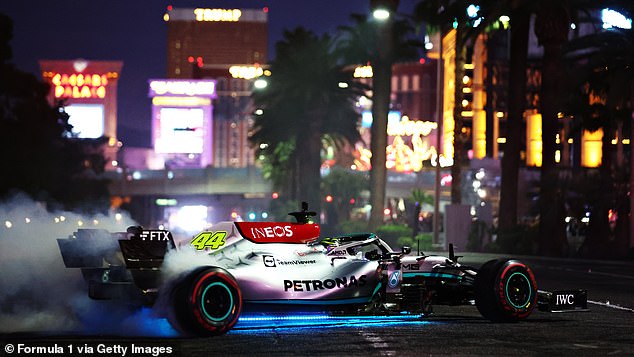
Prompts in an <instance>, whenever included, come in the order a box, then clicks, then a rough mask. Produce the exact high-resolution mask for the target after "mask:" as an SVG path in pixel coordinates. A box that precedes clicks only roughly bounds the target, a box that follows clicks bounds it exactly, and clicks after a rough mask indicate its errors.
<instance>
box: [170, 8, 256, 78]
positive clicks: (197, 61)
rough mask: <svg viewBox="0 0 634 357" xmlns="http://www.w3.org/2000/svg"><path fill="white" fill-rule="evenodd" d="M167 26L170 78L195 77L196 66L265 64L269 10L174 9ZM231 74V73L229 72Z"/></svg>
mask: <svg viewBox="0 0 634 357" xmlns="http://www.w3.org/2000/svg"><path fill="white" fill-rule="evenodd" d="M165 21H166V23H167V76H168V77H169V78H192V75H193V68H194V66H195V65H199V66H202V65H203V64H211V65H226V68H227V70H228V69H229V67H230V66H232V65H235V64H243V65H244V64H254V63H265V62H266V60H267V45H268V9H267V8H264V9H259V10H254V9H204V8H197V9H173V8H171V7H168V12H167V13H166V14H165ZM227 74H228V72H227Z"/></svg>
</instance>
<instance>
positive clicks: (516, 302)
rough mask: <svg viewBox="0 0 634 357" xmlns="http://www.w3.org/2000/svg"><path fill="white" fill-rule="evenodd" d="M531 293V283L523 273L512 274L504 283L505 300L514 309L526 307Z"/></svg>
mask: <svg viewBox="0 0 634 357" xmlns="http://www.w3.org/2000/svg"><path fill="white" fill-rule="evenodd" d="M532 291H533V288H532V286H531V282H530V280H529V279H528V277H527V276H526V275H525V274H523V273H513V274H511V276H510V277H509V278H508V280H507V281H506V299H507V300H508V302H509V303H510V304H511V305H512V306H513V307H515V308H516V309H522V308H525V307H526V306H528V304H529V303H530V301H531V295H532Z"/></svg>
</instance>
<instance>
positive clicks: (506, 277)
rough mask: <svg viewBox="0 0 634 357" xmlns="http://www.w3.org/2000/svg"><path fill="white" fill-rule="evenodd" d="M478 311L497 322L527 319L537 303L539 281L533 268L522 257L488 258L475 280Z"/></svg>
mask: <svg viewBox="0 0 634 357" xmlns="http://www.w3.org/2000/svg"><path fill="white" fill-rule="evenodd" d="M475 302H476V306H477V308H478V311H480V313H481V314H482V316H484V317H485V318H487V319H489V320H491V321H494V322H516V321H519V320H523V319H526V318H527V317H528V316H529V315H530V314H531V312H532V311H533V309H534V308H535V306H536V303H537V283H536V281H535V275H534V274H533V272H532V271H531V269H530V268H529V267H528V266H527V265H526V264H524V263H522V262H520V261H518V260H509V259H498V260H491V261H489V262H486V263H485V264H484V265H483V266H482V268H480V270H479V271H478V274H477V275H476V280H475Z"/></svg>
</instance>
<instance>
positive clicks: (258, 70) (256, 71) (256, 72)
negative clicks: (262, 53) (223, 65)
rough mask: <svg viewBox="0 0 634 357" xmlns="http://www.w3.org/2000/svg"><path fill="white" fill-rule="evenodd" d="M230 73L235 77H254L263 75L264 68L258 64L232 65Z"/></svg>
mask: <svg viewBox="0 0 634 357" xmlns="http://www.w3.org/2000/svg"><path fill="white" fill-rule="evenodd" d="M229 73H231V76H232V77H233V78H243V79H253V78H255V77H260V76H261V75H263V74H264V69H263V68H262V67H256V66H231V67H229Z"/></svg>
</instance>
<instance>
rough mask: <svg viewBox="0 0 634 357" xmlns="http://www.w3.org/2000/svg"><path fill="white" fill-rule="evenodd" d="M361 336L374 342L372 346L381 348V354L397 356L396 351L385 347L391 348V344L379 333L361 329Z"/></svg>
mask: <svg viewBox="0 0 634 357" xmlns="http://www.w3.org/2000/svg"><path fill="white" fill-rule="evenodd" d="M361 336H362V337H363V339H365V340H366V341H368V342H370V343H372V347H374V348H376V349H379V354H380V355H381V356H396V351H386V350H384V349H385V348H389V347H390V345H389V344H388V343H387V342H385V341H384V340H383V339H382V338H381V337H380V336H379V335H378V334H375V333H372V332H365V331H361Z"/></svg>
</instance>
